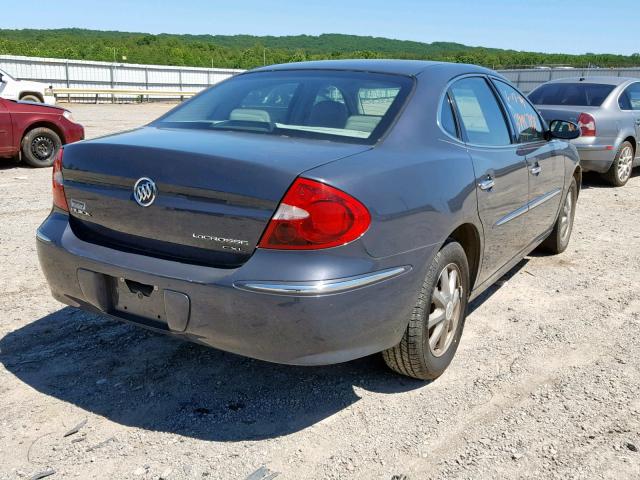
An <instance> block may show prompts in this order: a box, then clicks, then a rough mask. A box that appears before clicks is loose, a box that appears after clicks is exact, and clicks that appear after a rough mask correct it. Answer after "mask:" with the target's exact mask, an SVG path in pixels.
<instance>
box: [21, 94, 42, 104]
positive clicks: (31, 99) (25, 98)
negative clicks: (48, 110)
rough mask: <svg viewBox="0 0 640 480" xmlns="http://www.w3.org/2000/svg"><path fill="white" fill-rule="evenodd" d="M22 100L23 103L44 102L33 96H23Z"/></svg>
mask: <svg viewBox="0 0 640 480" xmlns="http://www.w3.org/2000/svg"><path fill="white" fill-rule="evenodd" d="M20 100H21V101H23V102H35V103H42V100H41V99H40V97H38V96H37V95H31V94H27V95H23V96H21V97H20Z"/></svg>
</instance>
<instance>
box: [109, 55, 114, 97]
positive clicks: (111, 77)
mask: <svg viewBox="0 0 640 480" xmlns="http://www.w3.org/2000/svg"><path fill="white" fill-rule="evenodd" d="M115 70H116V65H115V63H114V64H113V65H111V68H110V69H109V76H110V80H111V90H113V87H114V84H115V76H116V74H115ZM114 100H115V99H114V96H113V94H111V103H114Z"/></svg>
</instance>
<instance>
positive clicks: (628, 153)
mask: <svg viewBox="0 0 640 480" xmlns="http://www.w3.org/2000/svg"><path fill="white" fill-rule="evenodd" d="M631 165H633V149H632V148H631V147H630V146H628V145H627V146H626V147H624V148H623V149H622V151H621V152H620V157H618V178H619V179H620V181H621V182H626V181H627V180H628V179H629V177H630V176H631Z"/></svg>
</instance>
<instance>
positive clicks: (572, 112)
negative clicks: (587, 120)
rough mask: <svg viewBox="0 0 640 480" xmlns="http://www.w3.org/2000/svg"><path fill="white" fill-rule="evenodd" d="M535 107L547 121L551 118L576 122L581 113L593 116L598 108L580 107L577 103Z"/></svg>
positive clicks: (551, 119) (550, 120)
mask: <svg viewBox="0 0 640 480" xmlns="http://www.w3.org/2000/svg"><path fill="white" fill-rule="evenodd" d="M536 108H537V109H538V111H539V112H540V114H541V115H542V118H544V119H545V121H546V122H547V123H550V122H552V121H553V120H565V121H567V120H568V121H569V122H573V123H578V117H579V116H580V114H581V113H589V114H590V115H593V116H595V112H596V111H597V110H598V109H599V108H598V107H581V106H579V105H570V106H565V105H539V106H536Z"/></svg>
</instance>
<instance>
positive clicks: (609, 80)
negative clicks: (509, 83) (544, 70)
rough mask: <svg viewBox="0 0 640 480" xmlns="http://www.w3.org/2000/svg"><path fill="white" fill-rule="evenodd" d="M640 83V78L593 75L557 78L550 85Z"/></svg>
mask: <svg viewBox="0 0 640 480" xmlns="http://www.w3.org/2000/svg"><path fill="white" fill-rule="evenodd" d="M633 80H636V81H640V78H633V77H613V76H611V77H608V76H605V75H593V76H591V77H589V76H583V77H567V78H557V79H555V80H550V81H549V82H548V83H598V84H601V85H602V84H604V85H622V84H623V83H627V82H629V81H633Z"/></svg>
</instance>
